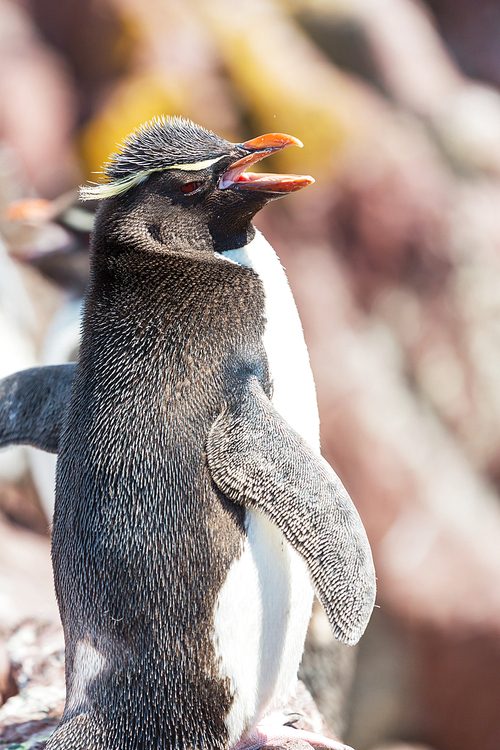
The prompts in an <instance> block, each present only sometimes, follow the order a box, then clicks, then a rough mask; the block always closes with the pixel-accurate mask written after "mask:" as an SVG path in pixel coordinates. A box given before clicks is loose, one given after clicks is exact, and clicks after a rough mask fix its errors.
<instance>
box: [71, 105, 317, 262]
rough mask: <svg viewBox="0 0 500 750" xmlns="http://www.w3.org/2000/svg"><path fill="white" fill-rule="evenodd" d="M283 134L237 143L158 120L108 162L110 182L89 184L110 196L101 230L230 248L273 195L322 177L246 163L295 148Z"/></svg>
mask: <svg viewBox="0 0 500 750" xmlns="http://www.w3.org/2000/svg"><path fill="white" fill-rule="evenodd" d="M291 145H296V146H299V147H301V146H302V144H301V142H300V141H299V140H297V139H296V138H293V137H292V136H288V135H283V134H280V133H271V134H268V135H264V136H260V137H259V138H254V139H253V140H250V141H246V142H245V143H238V144H235V143H230V142H229V141H226V140H225V139H224V138H220V137H219V136H217V135H216V134H215V133H212V132H211V131H209V130H205V128H202V127H201V126H199V125H195V124H194V123H192V122H190V121H189V120H185V119H183V118H177V117H176V118H165V117H162V118H157V119H155V120H152V121H151V122H149V123H147V124H145V125H143V126H142V127H141V128H139V129H138V130H136V131H135V132H134V133H132V134H131V135H130V136H128V138H126V139H125V141H124V143H123V145H122V148H121V150H120V152H119V153H118V154H115V155H113V156H112V157H111V159H110V161H109V163H108V164H107V165H106V167H105V168H104V177H105V180H106V182H103V183H102V184H99V185H95V186H92V187H83V188H81V192H80V195H81V198H82V199H83V200H88V199H95V198H98V199H103V200H102V201H101V207H100V210H99V213H98V221H97V226H96V233H97V231H98V229H99V226H102V225H103V224H104V227H105V231H106V233H107V236H108V237H111V238H112V239H115V240H118V241H121V242H122V243H123V242H127V241H134V242H135V243H136V244H137V243H139V245H144V246H148V247H149V249H154V250H156V251H159V252H168V251H183V252H194V251H196V252H199V251H200V250H201V251H203V250H207V251H212V252H213V251H218V252H220V251H223V250H230V249H234V248H237V247H241V246H242V245H244V244H246V243H247V242H248V240H249V239H250V238H251V236H252V234H253V228H252V225H251V220H252V218H253V216H254V215H255V214H256V213H257V212H258V211H259V210H260V209H261V208H263V207H264V206H265V205H266V204H267V203H269V201H272V200H275V199H276V198H280V197H282V196H283V195H286V194H287V193H291V192H294V191H295V190H299V189H301V188H303V187H306V186H307V185H310V184H311V183H312V182H314V180H313V178H312V177H309V176H303V175H279V174H257V173H255V172H246V169H247V168H248V167H250V166H251V165H253V164H255V163H256V162H257V161H260V160H261V159H263V158H265V157H266V156H270V155H271V154H273V153H276V152H277V151H281V150H282V149H283V148H286V147H287V146H291Z"/></svg>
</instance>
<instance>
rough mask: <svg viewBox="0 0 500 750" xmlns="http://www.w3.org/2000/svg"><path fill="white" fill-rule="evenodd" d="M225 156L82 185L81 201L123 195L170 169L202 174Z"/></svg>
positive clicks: (171, 165)
mask: <svg viewBox="0 0 500 750" xmlns="http://www.w3.org/2000/svg"><path fill="white" fill-rule="evenodd" d="M224 156H225V154H222V155H221V156H216V157H215V158H214V159H205V160H204V161H195V162H193V163H192V164H170V165H169V166H168V167H158V168H157V169H148V170H145V171H144V172H136V174H132V175H128V176H127V177H121V178H119V179H117V180H112V181H111V182H103V183H101V184H100V185H82V186H81V187H80V200H82V201H88V200H93V199H99V198H111V197H112V196H114V195H121V193H126V192H127V190H130V188H132V187H134V185H138V184H139V183H140V182H143V180H145V179H146V177H148V175H150V174H153V173H154V172H166V171H167V170H170V169H181V170H182V171H183V172H201V170H203V169H206V168H207V167H211V166H212V164H215V163H216V162H218V161H220V160H221V159H223V158H224Z"/></svg>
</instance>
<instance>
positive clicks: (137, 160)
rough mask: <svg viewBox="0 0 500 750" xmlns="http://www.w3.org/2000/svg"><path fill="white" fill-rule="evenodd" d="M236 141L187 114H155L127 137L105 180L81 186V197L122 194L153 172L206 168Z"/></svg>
mask: <svg viewBox="0 0 500 750" xmlns="http://www.w3.org/2000/svg"><path fill="white" fill-rule="evenodd" d="M232 149H234V145H233V144H232V143H229V141H226V140H225V139H224V138H221V137H220V136H218V135H216V134H215V133H213V132H212V131H210V130H206V129H205V128H202V127H201V126H200V125H196V124H195V123H193V122H191V121H190V120H186V119H185V118H183V117H165V116H164V115H162V116H161V117H155V118H154V119H153V120H150V121H149V122H147V123H145V124H144V125H141V127H139V128H137V129H136V130H135V131H134V132H133V133H131V134H130V135H129V136H127V138H125V140H124V141H123V143H122V145H121V147H120V151H119V152H118V153H116V154H113V155H112V156H111V157H110V160H109V162H108V163H107V164H106V165H105V166H104V169H103V176H104V179H105V182H102V183H101V184H99V185H92V186H87V185H84V186H83V187H81V188H80V198H81V199H82V200H91V199H96V198H109V197H111V196H113V195H120V194H121V193H124V192H126V191H127V190H129V189H130V188H131V187H133V186H134V185H137V184H139V183H140V182H142V181H143V180H145V179H146V177H147V176H148V175H149V174H151V173H152V172H160V171H164V170H168V169H178V168H181V169H183V170H184V171H193V172H194V171H199V170H202V169H205V168H207V167H209V166H211V165H212V164H214V163H215V162H216V161H218V160H219V159H221V158H222V157H223V156H225V155H227V154H228V153H229V152H230V151H231V150H232Z"/></svg>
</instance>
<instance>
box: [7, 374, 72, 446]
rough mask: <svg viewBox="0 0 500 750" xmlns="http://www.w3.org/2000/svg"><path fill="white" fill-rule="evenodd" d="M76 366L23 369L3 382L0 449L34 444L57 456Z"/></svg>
mask: <svg viewBox="0 0 500 750" xmlns="http://www.w3.org/2000/svg"><path fill="white" fill-rule="evenodd" d="M74 374H75V365H74V364H68V365H54V366H50V367H33V368H31V369H30V370H22V371H21V372H16V373H14V375H9V376H8V377H7V378H4V379H3V380H0V447H2V448H3V447H5V446H7V445H32V446H34V447H35V448H40V449H41V450H44V451H47V452H48V453H57V448H58V443H59V435H60V432H61V426H62V422H63V419H64V415H65V413H66V408H67V406H68V404H69V397H70V394H71V385H72V383H73V377H74Z"/></svg>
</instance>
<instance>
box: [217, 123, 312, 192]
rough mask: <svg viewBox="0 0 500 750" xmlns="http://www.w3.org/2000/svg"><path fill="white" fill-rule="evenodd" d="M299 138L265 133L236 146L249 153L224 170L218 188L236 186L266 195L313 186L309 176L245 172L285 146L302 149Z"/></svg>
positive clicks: (223, 188)
mask: <svg viewBox="0 0 500 750" xmlns="http://www.w3.org/2000/svg"><path fill="white" fill-rule="evenodd" d="M302 145H303V144H302V143H301V142H300V141H299V139H298V138H294V137H293V136H291V135H284V134H283V133H267V134H266V135H261V136H259V137H258V138H253V139H252V140H251V141H245V143H241V144H239V146H240V148H244V149H246V150H247V151H249V154H248V156H244V157H243V158H242V159H238V161H235V162H233V163H232V164H231V166H230V167H229V168H228V169H226V171H225V172H224V174H223V175H222V177H221V178H220V180H219V185H218V187H219V189H220V190H225V189H226V188H229V187H233V186H234V187H237V188H240V189H244V190H258V191H261V192H265V193H293V192H295V190H301V189H302V188H304V187H307V186H308V185H312V183H313V182H314V178H313V177H310V176H309V175H296V174H258V173H257V172H245V170H246V169H247V168H248V167H250V166H251V165H252V164H255V163H256V162H258V161H260V160H261V159H265V158H266V156H270V155H271V154H275V153H276V152H277V151H282V150H283V149H284V148H287V146H298V147H299V148H302Z"/></svg>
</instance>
